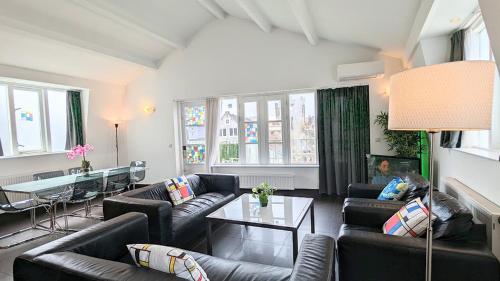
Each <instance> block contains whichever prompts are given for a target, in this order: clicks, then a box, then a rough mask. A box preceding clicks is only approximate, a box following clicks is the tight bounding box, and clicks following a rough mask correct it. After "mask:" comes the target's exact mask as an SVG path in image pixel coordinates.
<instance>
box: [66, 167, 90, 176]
mask: <svg viewBox="0 0 500 281" xmlns="http://www.w3.org/2000/svg"><path fill="white" fill-rule="evenodd" d="M89 170H90V171H93V170H94V169H93V168H92V166H90V167H89ZM81 172H82V167H74V168H69V169H68V175H76V174H80V173H81Z"/></svg>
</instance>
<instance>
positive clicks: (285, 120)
mask: <svg viewBox="0 0 500 281" xmlns="http://www.w3.org/2000/svg"><path fill="white" fill-rule="evenodd" d="M291 94H312V96H313V99H314V106H315V118H317V112H316V108H317V104H316V103H317V99H316V95H314V92H313V91H287V92H281V93H270V94H252V95H238V96H227V97H222V98H221V100H223V99H236V100H237V106H238V115H237V116H238V129H237V135H238V153H239V162H238V163H221V162H219V160H220V155H219V157H217V159H218V162H217V163H216V164H215V165H216V166H273V167H280V166H285V167H291V166H306V167H311V166H317V165H318V138H317V133H318V128H317V125H316V126H315V134H316V138H315V148H316V151H315V153H316V161H315V162H314V163H307V164H294V163H292V161H291V160H292V154H291V153H292V149H291V143H292V142H291V139H290V138H291V135H290V106H289V99H290V95H291ZM275 100H279V101H280V103H281V104H280V107H281V120H275V121H270V120H268V119H269V116H268V102H269V101H275ZM248 102H256V103H257V121H255V122H253V121H249V122H246V121H245V108H244V107H245V103H248ZM270 122H281V129H282V142H281V144H282V154H283V160H282V163H270V161H269V160H270V154H269V147H270V145H271V144H278V143H279V142H275V141H270V140H269V123H270ZM245 123H256V124H257V126H258V127H257V128H258V131H257V145H258V155H259V161H258V163H247V157H246V145H247V144H246V143H245Z"/></svg>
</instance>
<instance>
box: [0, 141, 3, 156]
mask: <svg viewBox="0 0 500 281" xmlns="http://www.w3.org/2000/svg"><path fill="white" fill-rule="evenodd" d="M0 156H3V148H2V139H0Z"/></svg>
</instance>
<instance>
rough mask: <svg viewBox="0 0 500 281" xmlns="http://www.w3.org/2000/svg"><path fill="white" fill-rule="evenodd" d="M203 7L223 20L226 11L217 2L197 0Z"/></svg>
mask: <svg viewBox="0 0 500 281" xmlns="http://www.w3.org/2000/svg"><path fill="white" fill-rule="evenodd" d="M198 3H200V5H201V6H203V8H205V9H206V10H207V11H208V12H210V13H211V14H212V15H213V16H214V17H216V18H218V19H220V20H223V19H224V18H225V17H226V13H225V12H224V10H223V9H222V8H221V6H219V4H217V3H215V1H214V0H198Z"/></svg>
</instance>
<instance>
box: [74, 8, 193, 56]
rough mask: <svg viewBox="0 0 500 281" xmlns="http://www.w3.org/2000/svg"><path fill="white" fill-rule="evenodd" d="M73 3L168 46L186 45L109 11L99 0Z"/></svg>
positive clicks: (180, 47) (181, 46)
mask: <svg viewBox="0 0 500 281" xmlns="http://www.w3.org/2000/svg"><path fill="white" fill-rule="evenodd" d="M72 2H73V3H75V4H77V5H78V6H80V7H82V8H84V9H86V10H88V11H91V12H93V13H94V14H97V15H100V16H102V17H105V18H107V19H109V20H111V21H113V22H115V23H118V24H120V25H122V26H125V27H127V28H131V29H134V30H135V31H137V32H139V33H142V34H144V35H146V36H148V37H150V38H151V39H154V40H156V41H159V42H161V43H163V44H166V45H168V46H171V47H174V48H177V49H182V48H185V47H186V43H185V42H184V41H183V40H181V39H179V38H175V39H174V38H170V37H169V38H167V37H165V36H163V35H161V34H158V33H156V32H154V31H151V30H150V29H148V28H147V27H144V26H143V25H141V24H139V23H137V22H135V21H134V20H133V19H131V18H128V17H125V16H123V15H118V14H116V13H115V12H113V11H111V10H110V9H109V8H106V7H104V6H103V5H101V4H99V1H89V0H72Z"/></svg>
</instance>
